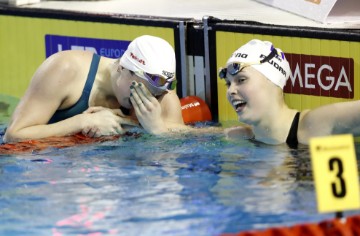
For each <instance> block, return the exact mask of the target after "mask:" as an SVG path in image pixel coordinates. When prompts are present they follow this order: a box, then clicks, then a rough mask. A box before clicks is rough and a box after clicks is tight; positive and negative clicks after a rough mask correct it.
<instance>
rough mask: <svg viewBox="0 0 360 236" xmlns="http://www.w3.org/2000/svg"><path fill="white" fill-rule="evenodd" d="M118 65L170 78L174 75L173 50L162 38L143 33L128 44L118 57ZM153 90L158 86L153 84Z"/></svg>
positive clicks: (134, 70)
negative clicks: (119, 57)
mask: <svg viewBox="0 0 360 236" xmlns="http://www.w3.org/2000/svg"><path fill="white" fill-rule="evenodd" d="M120 65H121V66H123V67H124V68H125V69H128V70H130V71H133V72H137V71H142V72H146V73H149V74H152V75H162V76H164V77H165V78H172V77H174V76H175V69H176V61H175V52H174V49H173V48H172V46H171V45H170V44H169V43H168V42H167V41H165V40H164V39H161V38H159V37H154V36H150V35H143V36H140V37H138V38H136V39H134V40H133V41H132V42H131V43H130V44H129V46H128V48H127V50H126V51H125V53H124V55H123V56H122V57H121V59H120ZM149 84H150V83H149ZM152 86H153V85H152ZM153 90H159V88H157V87H155V86H153ZM162 90H163V91H164V90H166V89H162Z"/></svg>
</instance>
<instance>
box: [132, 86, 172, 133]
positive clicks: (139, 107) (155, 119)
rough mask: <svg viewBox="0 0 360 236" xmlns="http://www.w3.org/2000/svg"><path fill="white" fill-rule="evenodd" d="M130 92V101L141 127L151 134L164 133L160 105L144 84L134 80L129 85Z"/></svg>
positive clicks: (164, 128) (165, 130)
mask: <svg viewBox="0 0 360 236" xmlns="http://www.w3.org/2000/svg"><path fill="white" fill-rule="evenodd" d="M130 92H131V94H130V101H131V103H132V105H133V107H134V110H135V114H136V117H137V118H138V120H139V122H140V124H141V125H142V127H143V128H144V129H145V130H146V131H148V132H150V133H152V134H161V133H166V132H167V128H166V126H165V123H164V121H163V119H162V110H161V105H160V103H159V101H158V100H157V99H156V98H155V97H154V96H153V95H152V94H151V93H150V92H149V90H148V89H147V88H146V87H145V85H144V84H142V83H137V82H135V81H134V82H133V83H132V85H131V86H130Z"/></svg>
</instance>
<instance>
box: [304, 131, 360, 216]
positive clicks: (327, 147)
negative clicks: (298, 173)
mask: <svg viewBox="0 0 360 236" xmlns="http://www.w3.org/2000/svg"><path fill="white" fill-rule="evenodd" d="M310 153H311V163H312V171H313V176H314V181H315V188H316V196H317V204H318V210H319V212H338V211H344V210H352V209H358V208H360V199H359V182H358V170H357V164H356V154H355V148H354V138H353V136H352V135H334V136H328V137H321V138H313V139H311V140H310Z"/></svg>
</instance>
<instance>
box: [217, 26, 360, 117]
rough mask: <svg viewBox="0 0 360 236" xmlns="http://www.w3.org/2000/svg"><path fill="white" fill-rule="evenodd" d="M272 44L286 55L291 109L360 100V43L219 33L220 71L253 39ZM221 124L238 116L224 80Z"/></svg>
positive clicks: (220, 96) (220, 85)
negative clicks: (231, 104)
mask: <svg viewBox="0 0 360 236" xmlns="http://www.w3.org/2000/svg"><path fill="white" fill-rule="evenodd" d="M254 38H257V39H260V40H266V41H270V42H272V43H273V44H274V46H275V47H277V48H280V49H282V50H283V51H284V52H285V56H286V59H287V60H288V61H289V63H290V68H291V74H290V77H289V79H288V81H287V83H286V86H285V87H284V93H285V101H286V104H288V106H289V107H290V108H294V109H298V110H304V109H312V108H315V107H318V106H321V105H325V104H329V103H335V102H342V101H350V100H359V99H360V69H359V68H360V67H359V64H360V42H356V41H352V42H350V41H341V40H328V39H315V38H312V39H311V38H301V37H287V36H274V35H260V34H245V33H235V32H221V31H218V32H216V55H217V60H216V61H217V66H218V68H220V67H223V66H224V65H225V63H226V61H227V59H228V58H229V57H230V55H231V53H233V52H234V51H235V50H236V49H237V48H239V47H240V46H241V45H242V44H245V43H247V42H248V41H250V40H251V39H254ZM217 81H218V84H217V85H218V86H217V87H218V109H219V121H220V122H221V121H235V120H237V116H236V113H235V111H234V110H233V109H232V107H231V106H230V104H229V102H228V101H227V99H226V86H225V81H224V80H221V79H219V78H218V80H217Z"/></svg>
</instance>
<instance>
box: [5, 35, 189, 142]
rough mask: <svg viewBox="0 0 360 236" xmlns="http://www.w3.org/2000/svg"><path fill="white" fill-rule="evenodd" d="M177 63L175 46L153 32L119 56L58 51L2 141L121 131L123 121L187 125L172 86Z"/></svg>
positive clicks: (158, 130)
mask: <svg viewBox="0 0 360 236" xmlns="http://www.w3.org/2000/svg"><path fill="white" fill-rule="evenodd" d="M175 66H176V63H175V53H174V50H173V48H172V47H171V45H170V44H169V43H168V42H166V41H165V40H163V39H161V38H158V37H154V36H149V35H144V36H141V37H138V38H136V39H134V40H133V41H132V42H131V43H130V45H129V47H128V49H127V50H126V52H125V54H124V55H123V57H121V58H119V59H112V58H106V57H103V56H98V55H96V54H93V53H92V52H89V51H70V50H69V51H62V52H59V53H56V54H54V55H52V56H50V57H49V58H47V59H46V60H45V61H44V62H43V63H42V64H41V65H40V67H39V68H38V69H37V71H36V72H35V74H34V76H33V78H32V80H31V82H30V86H29V88H28V89H27V91H26V93H25V95H24V96H23V98H22V99H21V101H20V103H19V104H18V106H17V108H16V110H15V111H14V113H13V115H12V118H11V121H10V124H9V126H8V127H7V130H6V133H5V135H4V141H5V142H17V141H22V140H27V139H40V138H46V137H51V136H65V135H71V134H75V133H79V132H81V133H83V134H85V135H87V136H90V137H99V136H103V135H118V134H123V133H124V132H125V131H126V130H125V128H124V126H127V125H131V126H137V125H139V124H140V125H141V126H142V127H143V128H144V129H145V130H146V131H147V132H149V133H151V134H155V135H160V134H165V133H168V132H170V131H169V130H170V129H172V128H183V127H186V126H185V125H184V122H183V119H182V114H181V105H180V100H179V98H178V96H177V95H176V92H175V91H174V90H172V89H173V87H174V83H175V80H176V79H175ZM120 108H121V109H120ZM126 109H127V110H128V111H129V114H124V112H123V111H124V110H126Z"/></svg>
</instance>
